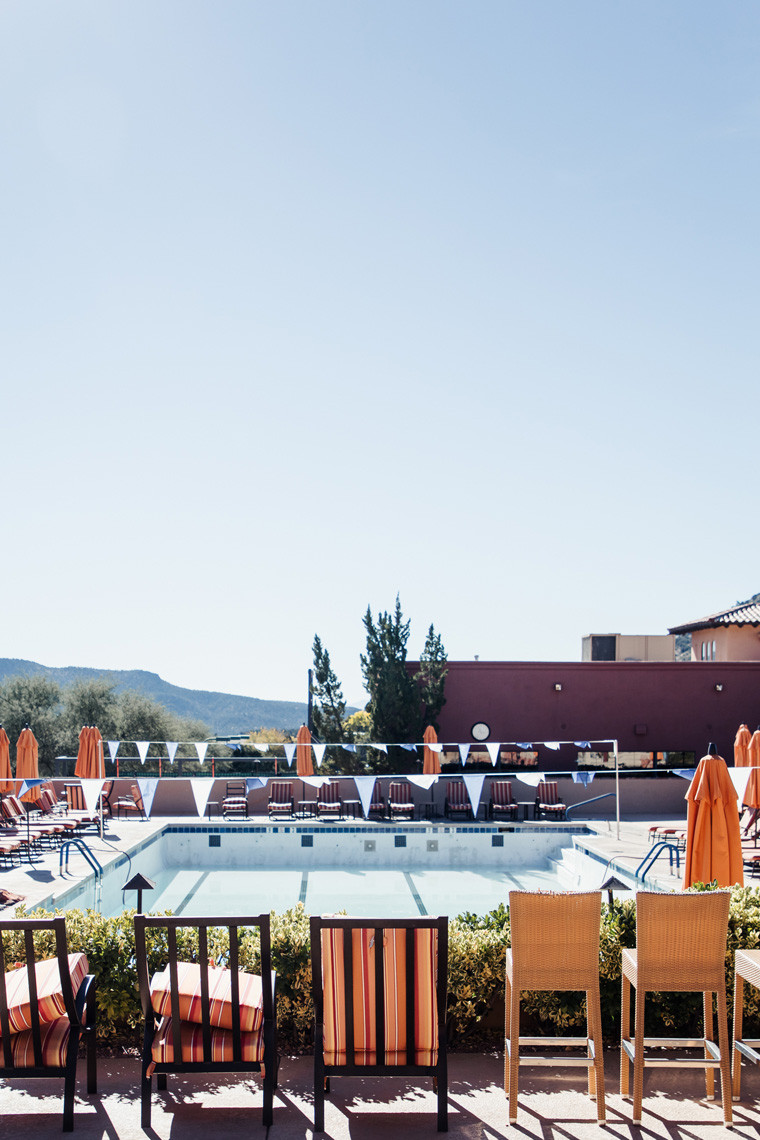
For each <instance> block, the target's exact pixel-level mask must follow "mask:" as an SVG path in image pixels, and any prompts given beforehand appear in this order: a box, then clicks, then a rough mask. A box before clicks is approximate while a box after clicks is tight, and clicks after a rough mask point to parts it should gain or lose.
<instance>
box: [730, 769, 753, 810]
mask: <svg viewBox="0 0 760 1140" xmlns="http://www.w3.org/2000/svg"><path fill="white" fill-rule="evenodd" d="M751 771H752V769H751V768H747V767H742V768H729V769H728V774H729V776H730V777H731V782H732V784H733V785H734V787H735V788H736V794H737V796H738V797H739V803H740V804H741V803H744V793H745V792H746V790H747V783H748V781H749V776H750V772H751Z"/></svg>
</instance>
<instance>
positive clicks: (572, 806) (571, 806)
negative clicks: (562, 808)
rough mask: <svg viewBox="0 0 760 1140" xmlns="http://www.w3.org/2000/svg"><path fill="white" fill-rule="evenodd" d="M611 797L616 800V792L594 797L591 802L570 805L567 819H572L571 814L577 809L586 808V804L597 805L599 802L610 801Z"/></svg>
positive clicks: (581, 801) (582, 801) (566, 814)
mask: <svg viewBox="0 0 760 1140" xmlns="http://www.w3.org/2000/svg"><path fill="white" fill-rule="evenodd" d="M610 797H612V799H613V800H614V798H615V793H614V792H605V793H604V795H603V796H592V797H591V799H590V800H580V802H579V803H577V804H570V807H569V808H568V809H567V811H566V812H565V819H569V818H570V812H571V811H575V809H576V808H579V807H584V805H585V804H595V803H596V801H597V800H606V799H609V798H610Z"/></svg>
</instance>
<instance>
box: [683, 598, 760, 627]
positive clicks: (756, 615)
mask: <svg viewBox="0 0 760 1140" xmlns="http://www.w3.org/2000/svg"><path fill="white" fill-rule="evenodd" d="M727 625H760V594H754V595H753V597H751V598H748V599H747V601H746V602H737V603H736V605H735V606H731V607H730V608H729V609H727V610H720V611H719V612H718V613H716V614H710V615H709V617H704V618H698V619H697V620H696V621H687V622H684V624H683V625H674V626H672V627H671V628H670V629H669V630H668V633H690V632H691V631H692V630H698V629H714V628H715V627H716V626H727Z"/></svg>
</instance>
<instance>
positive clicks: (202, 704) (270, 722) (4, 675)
mask: <svg viewBox="0 0 760 1140" xmlns="http://www.w3.org/2000/svg"><path fill="white" fill-rule="evenodd" d="M37 673H42V674H43V675H44V676H45V677H49V678H50V680H51V681H57V682H58V684H59V685H60V686H61V688H66V686H67V685H72V684H73V683H74V682H75V681H90V680H93V679H94V678H96V677H107V678H108V680H109V681H113V682H114V684H115V686H116V691H117V692H123V691H124V690H125V689H131V690H132V691H133V692H137V693H144V694H145V696H146V697H152V698H153V700H154V701H159V702H160V703H161V704H162V705H164V706H165V707H166V708H167V709H170V710H171V711H172V712H173V713H177V714H178V715H179V716H189V717H195V718H196V719H197V720H202V721H203V722H204V724H207V725H208V726H209V727H210V728H211V729H213V731H214V733H215V734H216V735H217V736H232V735H235V734H236V733H241V732H250V731H251V730H252V729H256V728H279V729H283V730H285V729H289V728H294V729H295V728H298V727H299V725H301V724H303V722H304V721H305V720H306V705H305V704H300V703H299V702H298V701H262V700H259V699H258V698H257V697H239V696H236V695H235V694H234V693H210V692H207V691H206V690H205V689H181V688H180V687H179V686H178V685H170V684H169V682H168V681H164V680H163V679H162V678H161V677H159V675H158V673H148V672H146V671H145V670H144V669H87V668H83V667H79V666H75V665H67V666H65V667H64V668H61V669H54V668H51V667H50V666H48V665H40V664H38V663H37V662H36V661H23V660H21V659H19V658H14V657H0V684H2V683H3V682H4V681H6V680H7V679H8V678H9V677H18V676H31V675H33V674H37Z"/></svg>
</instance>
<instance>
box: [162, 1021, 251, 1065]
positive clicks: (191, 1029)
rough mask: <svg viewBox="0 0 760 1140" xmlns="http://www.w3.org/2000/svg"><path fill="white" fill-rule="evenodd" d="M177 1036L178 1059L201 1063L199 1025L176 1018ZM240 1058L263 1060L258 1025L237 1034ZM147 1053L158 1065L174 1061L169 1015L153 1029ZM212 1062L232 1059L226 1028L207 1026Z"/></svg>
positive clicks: (230, 1038) (229, 1039) (201, 1041)
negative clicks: (179, 1056)
mask: <svg viewBox="0 0 760 1140" xmlns="http://www.w3.org/2000/svg"><path fill="white" fill-rule="evenodd" d="M180 1034H181V1037H180V1040H181V1042H182V1060H183V1061H185V1062H195V1063H197V1064H201V1063H202V1062H203V1061H205V1060H206V1058H205V1057H204V1056H203V1030H202V1029H201V1027H200V1025H192V1024H191V1023H190V1022H188V1021H181V1022H180ZM240 1039H241V1040H240V1045H241V1051H242V1060H244V1061H263V1059H264V1031H263V1027H262V1026H261V1025H259V1027H258V1029H255V1030H254V1031H253V1032H252V1033H241V1034H240ZM151 1057H152V1058H153V1061H154V1062H155V1063H156V1064H158V1065H171V1064H172V1063H173V1061H174V1040H173V1038H172V1019H171V1018H170V1017H165V1018H163V1019H162V1021H161V1024H160V1025H159V1027H158V1029H157V1030H156V1035H155V1037H154V1038H153V1045H152V1046H151ZM209 1059H210V1060H211V1061H214V1062H221V1061H227V1062H230V1061H232V1060H233V1059H234V1057H233V1050H232V1034H231V1033H230V1032H229V1030H227V1029H212V1030H211V1057H210V1058H209Z"/></svg>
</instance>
